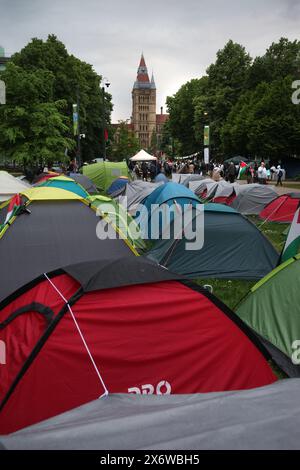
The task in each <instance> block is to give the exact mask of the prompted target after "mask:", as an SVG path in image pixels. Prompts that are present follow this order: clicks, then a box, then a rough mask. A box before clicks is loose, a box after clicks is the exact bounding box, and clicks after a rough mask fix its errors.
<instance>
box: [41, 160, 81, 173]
mask: <svg viewBox="0 0 300 470" xmlns="http://www.w3.org/2000/svg"><path fill="white" fill-rule="evenodd" d="M48 170H49V169H48ZM68 171H69V172H70V173H76V172H77V163H76V159H75V158H73V160H71V161H70V164H69V166H68Z"/></svg>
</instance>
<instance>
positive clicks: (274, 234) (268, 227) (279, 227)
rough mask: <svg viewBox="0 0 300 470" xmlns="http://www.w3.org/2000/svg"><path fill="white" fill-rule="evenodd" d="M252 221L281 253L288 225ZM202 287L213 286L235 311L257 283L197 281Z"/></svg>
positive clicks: (217, 294)
mask: <svg viewBox="0 0 300 470" xmlns="http://www.w3.org/2000/svg"><path fill="white" fill-rule="evenodd" d="M250 220H251V221H252V222H253V223H254V224H255V225H257V227H258V228H259V229H260V230H261V231H262V232H263V233H264V235H265V236H266V237H267V238H268V239H269V240H270V242H271V243H272V244H273V246H274V247H275V248H276V250H277V251H278V252H281V251H282V249H283V247H284V244H285V240H286V232H287V230H288V228H289V225H287V224H276V223H264V222H263V221H261V220H259V219H258V217H251V218H250ZM196 282H197V283H198V284H200V285H205V284H208V285H211V286H212V287H213V289H214V294H215V295H216V297H218V298H219V299H220V300H222V301H223V302H224V303H225V304H226V305H227V306H228V307H230V308H231V309H233V310H234V308H235V307H236V306H237V304H238V303H239V302H240V301H241V300H242V299H243V298H244V297H245V296H246V295H247V294H248V292H249V291H250V289H251V288H252V287H253V286H254V285H255V284H256V281H253V282H251V281H234V280H217V279H197V280H196Z"/></svg>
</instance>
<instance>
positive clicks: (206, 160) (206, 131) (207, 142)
mask: <svg viewBox="0 0 300 470" xmlns="http://www.w3.org/2000/svg"><path fill="white" fill-rule="evenodd" d="M203 114H204V142H203V143H204V163H205V164H206V165H207V167H208V165H209V157H210V155H209V145H210V135H209V134H210V127H209V124H208V123H207V122H208V112H207V111H205V112H204V113H203Z"/></svg>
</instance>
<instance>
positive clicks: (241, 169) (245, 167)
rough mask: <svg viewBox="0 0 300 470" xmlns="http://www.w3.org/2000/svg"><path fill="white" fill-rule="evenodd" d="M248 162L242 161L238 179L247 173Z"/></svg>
mask: <svg viewBox="0 0 300 470" xmlns="http://www.w3.org/2000/svg"><path fill="white" fill-rule="evenodd" d="M247 166H248V165H247V163H245V162H241V163H240V171H239V176H238V180H240V179H241V177H242V176H243V175H244V174H245V171H246V169H247Z"/></svg>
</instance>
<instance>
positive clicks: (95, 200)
mask: <svg viewBox="0 0 300 470" xmlns="http://www.w3.org/2000/svg"><path fill="white" fill-rule="evenodd" d="M88 200H89V201H90V202H91V206H92V207H94V208H96V209H97V210H98V212H100V213H101V215H102V216H103V218H104V219H106V220H107V221H108V222H109V223H110V224H111V225H112V226H113V228H114V229H115V231H116V233H118V234H119V235H120V238H122V239H124V240H125V241H126V240H128V241H129V243H130V245H132V246H133V247H134V248H135V249H136V250H137V251H139V252H142V251H145V250H146V244H145V242H144V240H143V239H142V237H141V234H140V229H139V227H138V225H137V224H136V222H135V221H134V219H133V218H132V217H131V216H130V215H129V214H128V212H127V211H126V209H125V208H124V207H123V206H122V205H121V204H118V203H117V202H116V201H115V200H114V199H111V198H109V197H106V196H90V197H89V198H88Z"/></svg>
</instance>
